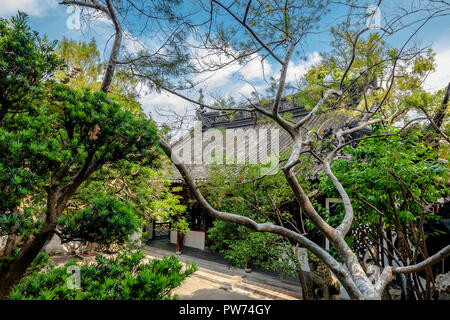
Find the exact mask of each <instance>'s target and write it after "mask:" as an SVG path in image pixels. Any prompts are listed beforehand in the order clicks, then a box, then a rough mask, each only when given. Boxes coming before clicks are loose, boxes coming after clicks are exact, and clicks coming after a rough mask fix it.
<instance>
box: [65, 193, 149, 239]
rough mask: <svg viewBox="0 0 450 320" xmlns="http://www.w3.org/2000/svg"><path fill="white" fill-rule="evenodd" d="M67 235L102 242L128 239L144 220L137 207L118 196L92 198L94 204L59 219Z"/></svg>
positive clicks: (66, 237) (69, 237)
mask: <svg viewBox="0 0 450 320" xmlns="http://www.w3.org/2000/svg"><path fill="white" fill-rule="evenodd" d="M58 224H59V226H60V228H61V233H62V235H63V237H64V238H65V239H74V240H75V239H77V240H78V239H81V240H85V241H91V242H97V243H101V244H112V243H119V244H121V243H124V242H126V241H127V240H128V237H129V236H130V235H131V234H132V233H133V232H135V231H138V227H139V225H140V224H142V223H141V222H140V221H139V219H138V217H137V216H136V212H135V211H134V209H133V207H132V206H131V205H130V204H128V203H125V202H121V201H119V200H118V199H116V198H112V197H103V198H96V199H93V200H92V206H91V207H89V208H86V209H84V210H81V211H80V212H79V213H78V214H75V215H73V216H71V217H67V216H64V217H61V218H60V219H59V221H58Z"/></svg>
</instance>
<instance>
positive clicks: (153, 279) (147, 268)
mask: <svg viewBox="0 0 450 320" xmlns="http://www.w3.org/2000/svg"><path fill="white" fill-rule="evenodd" d="M144 257H145V254H144V253H143V252H141V251H137V252H133V253H131V254H128V253H122V254H120V255H118V256H117V257H113V258H105V257H103V256H101V255H97V257H96V262H95V263H93V264H85V265H82V266H80V277H81V283H80V289H70V288H69V287H68V286H67V282H68V281H67V280H68V279H69V277H70V276H71V272H70V271H69V270H68V268H69V267H70V266H73V265H76V260H75V259H72V260H70V261H69V262H68V263H67V264H65V265H64V266H63V267H55V266H53V265H49V266H48V267H47V270H44V271H41V272H37V271H35V272H33V273H32V274H31V275H29V276H28V277H25V278H23V279H22V280H21V281H20V282H19V283H18V284H17V285H16V286H15V287H14V288H13V290H12V291H11V294H10V296H9V298H10V299H12V300H25V299H31V300H162V299H164V300H168V299H176V296H171V291H172V290H173V289H174V288H176V287H177V286H179V285H180V284H181V282H182V281H183V280H184V279H186V277H187V276H189V275H190V274H192V273H193V272H195V270H196V266H195V265H190V264H187V265H186V269H185V270H184V271H183V270H182V268H183V265H182V264H181V263H180V262H179V261H178V259H177V258H176V257H175V256H174V255H172V256H171V257H164V258H163V259H162V260H158V259H153V260H150V261H149V262H143V259H144ZM69 281H70V280H69Z"/></svg>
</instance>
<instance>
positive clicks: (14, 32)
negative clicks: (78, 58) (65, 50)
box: [0, 12, 61, 126]
mask: <svg viewBox="0 0 450 320" xmlns="http://www.w3.org/2000/svg"><path fill="white" fill-rule="evenodd" d="M54 46H55V43H49V42H48V41H46V40H45V39H44V40H42V39H40V38H39V36H38V34H37V33H36V32H32V31H31V30H30V28H29V27H28V26H27V16H26V14H24V13H20V12H19V13H18V14H17V15H16V16H14V17H12V18H11V19H9V20H7V19H3V18H0V126H1V125H2V124H3V123H2V121H5V120H6V119H7V118H9V117H12V115H9V116H8V117H7V112H12V114H16V113H17V112H20V111H22V110H24V109H26V108H27V107H29V105H31V104H32V103H33V99H35V98H36V97H38V96H39V94H41V93H42V89H43V88H42V83H43V80H46V79H49V77H50V76H51V75H52V73H53V71H54V70H55V69H56V67H57V66H58V65H59V64H60V63H61V61H60V60H59V59H58V58H57V56H56V54H55V53H54V52H53V48H54Z"/></svg>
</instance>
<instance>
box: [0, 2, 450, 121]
mask: <svg viewBox="0 0 450 320" xmlns="http://www.w3.org/2000/svg"><path fill="white" fill-rule="evenodd" d="M399 1H402V0H399ZM58 2H59V1H58V0H0V17H10V16H11V15H14V14H15V13H16V12H17V10H21V11H24V12H26V13H27V14H28V15H29V16H30V25H31V27H32V28H33V29H34V30H37V31H38V32H39V33H40V34H46V35H47V36H48V37H49V38H50V39H52V40H58V39H62V38H63V37H67V38H70V39H74V40H89V39H90V38H92V37H94V38H95V39H96V40H97V44H98V46H99V50H100V52H101V53H102V54H103V55H104V58H106V57H107V56H108V47H107V46H105V45H106V40H107V39H108V38H110V36H111V35H112V34H113V29H112V27H111V26H110V25H109V24H108V23H98V24H96V25H95V26H93V27H91V28H90V30H89V32H86V30H84V31H83V28H82V30H75V29H71V28H70V25H71V22H73V21H74V20H73V19H72V18H73V17H74V13H73V12H72V13H71V12H70V11H69V10H68V8H67V7H66V6H62V5H58ZM373 2H374V4H376V3H377V2H378V1H375V0H374V1H373ZM385 3H389V2H385ZM391 3H392V2H391ZM405 3H406V4H407V3H409V1H405ZM381 9H382V14H383V10H389V8H388V7H387V6H386V7H383V6H382V7H381ZM388 13H389V12H388ZM339 14H340V12H332V13H331V14H330V15H329V17H328V18H327V19H328V20H325V21H324V23H325V24H331V23H332V21H333V19H334V18H335V17H337V16H339ZM71 19H72V20H71ZM72 26H73V24H72ZM407 32H408V30H406V31H405V33H404V34H399V35H398V36H397V39H394V40H393V41H394V42H395V41H403V40H404V35H406V34H407ZM449 34H450V17H442V18H438V19H435V20H433V21H432V22H430V23H428V24H427V25H426V27H425V28H424V29H423V30H421V32H420V33H419V35H418V40H419V41H420V42H421V43H422V44H423V45H431V46H432V48H433V49H434V51H435V52H436V54H437V55H436V63H437V71H436V72H435V73H434V74H432V75H431V76H430V77H429V79H428V81H427V83H426V86H427V88H428V89H429V90H437V89H442V88H443V87H444V86H446V84H447V83H448V82H450V37H449V36H448V35H449ZM327 40H328V39H327V38H326V34H319V35H317V36H314V37H312V38H310V40H309V41H307V42H306V44H305V46H304V50H305V54H306V61H303V60H300V59H298V58H294V59H293V61H292V63H291V67H290V71H289V73H288V80H295V79H296V78H299V77H301V76H302V74H304V72H305V71H306V70H307V68H308V67H309V66H310V65H312V64H314V63H318V62H319V61H320V56H319V52H322V51H326V50H327ZM125 41H126V45H128V46H133V45H136V43H135V42H134V41H131V40H130V39H126V40H125ZM139 41H140V42H141V43H143V44H144V45H149V42H151V41H150V39H145V38H140V39H139ZM264 66H265V74H266V75H268V74H269V75H273V76H275V77H276V75H277V73H278V71H279V65H277V64H276V63H274V62H273V61H270V60H267V61H266V62H265V65H264ZM203 77H204V79H205V81H206V88H215V90H216V91H217V93H218V94H223V95H226V94H227V93H233V94H236V93H238V94H240V95H244V96H245V95H249V94H250V92H251V91H253V88H252V86H251V85H250V84H248V83H247V84H245V83H244V84H243V83H239V84H238V83H237V82H238V81H236V80H237V78H236V77H240V78H244V79H245V80H247V81H248V82H250V83H252V84H253V85H254V86H256V88H257V89H258V90H263V89H264V88H265V86H266V84H265V82H264V81H262V71H261V65H260V63H256V62H255V63H250V64H249V65H247V66H245V67H244V68H243V69H242V68H241V67H239V66H231V67H230V68H228V69H227V70H223V71H221V72H218V73H214V74H205V75H203ZM141 103H142V105H143V107H144V110H146V111H147V112H152V113H153V114H154V112H153V111H154V109H155V108H160V107H161V108H172V109H176V110H183V109H184V108H191V110H193V108H192V106H190V105H189V104H188V103H186V102H185V101H184V100H182V99H181V98H178V97H174V96H171V95H169V94H165V93H162V94H158V93H150V94H149V95H147V96H144V97H142V98H141Z"/></svg>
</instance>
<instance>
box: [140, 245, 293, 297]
mask: <svg viewBox="0 0 450 320" xmlns="http://www.w3.org/2000/svg"><path fill="white" fill-rule="evenodd" d="M153 244H154V243H153ZM171 249H172V248H171V246H166V245H165V244H163V246H161V243H157V244H154V245H152V243H150V245H147V246H145V247H144V250H145V251H146V252H147V254H149V256H152V257H156V258H161V257H163V256H168V255H169V256H170V255H171V254H173V253H174V250H173V251H171ZM197 251H199V252H197ZM197 251H196V250H195V249H190V250H189V249H187V248H184V250H182V252H183V254H181V255H179V256H177V258H178V259H179V260H180V261H181V262H193V263H195V264H196V265H197V267H198V270H197V271H196V272H195V273H194V274H192V275H191V276H190V277H188V278H187V279H186V280H184V281H183V283H182V285H181V286H180V287H178V288H176V289H175V290H174V291H173V293H174V294H177V295H178V297H179V299H181V300H298V299H302V295H301V287H300V285H299V283H298V280H296V279H294V278H281V277H280V276H277V275H274V274H270V273H265V272H255V271H252V272H250V273H246V272H245V271H244V270H241V269H231V268H230V267H229V266H228V265H226V262H224V260H223V261H222V260H221V258H220V256H216V255H215V254H214V253H209V254H208V252H200V250H197Z"/></svg>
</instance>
